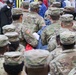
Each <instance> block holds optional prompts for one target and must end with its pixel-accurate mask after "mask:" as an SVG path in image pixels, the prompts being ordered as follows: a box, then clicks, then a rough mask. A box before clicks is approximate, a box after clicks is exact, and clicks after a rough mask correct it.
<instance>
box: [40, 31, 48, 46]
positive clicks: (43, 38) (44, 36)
mask: <svg viewBox="0 0 76 75" xmlns="http://www.w3.org/2000/svg"><path fill="white" fill-rule="evenodd" d="M41 42H42V45H46V44H47V40H46V30H43V32H42V34H41Z"/></svg>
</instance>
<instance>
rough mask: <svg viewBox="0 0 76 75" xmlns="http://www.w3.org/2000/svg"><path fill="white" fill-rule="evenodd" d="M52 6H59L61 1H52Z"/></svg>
mask: <svg viewBox="0 0 76 75" xmlns="http://www.w3.org/2000/svg"><path fill="white" fill-rule="evenodd" d="M52 6H54V7H60V6H61V3H60V2H53V3H52Z"/></svg>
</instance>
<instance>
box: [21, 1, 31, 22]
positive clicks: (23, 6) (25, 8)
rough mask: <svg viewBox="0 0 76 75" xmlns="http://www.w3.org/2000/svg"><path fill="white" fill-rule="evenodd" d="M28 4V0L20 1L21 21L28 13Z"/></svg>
mask: <svg viewBox="0 0 76 75" xmlns="http://www.w3.org/2000/svg"><path fill="white" fill-rule="evenodd" d="M29 4H30V3H29V1H23V2H22V8H23V9H22V11H23V21H24V19H25V18H26V17H27V15H28V14H29V9H28V8H29ZM27 7H28V8H27Z"/></svg>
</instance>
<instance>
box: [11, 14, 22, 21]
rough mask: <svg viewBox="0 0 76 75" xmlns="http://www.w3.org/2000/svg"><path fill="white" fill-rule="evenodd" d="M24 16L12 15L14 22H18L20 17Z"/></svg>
mask: <svg viewBox="0 0 76 75" xmlns="http://www.w3.org/2000/svg"><path fill="white" fill-rule="evenodd" d="M21 15H23V14H19V15H12V18H13V20H14V21H15V20H18V19H19V18H20V16H21Z"/></svg>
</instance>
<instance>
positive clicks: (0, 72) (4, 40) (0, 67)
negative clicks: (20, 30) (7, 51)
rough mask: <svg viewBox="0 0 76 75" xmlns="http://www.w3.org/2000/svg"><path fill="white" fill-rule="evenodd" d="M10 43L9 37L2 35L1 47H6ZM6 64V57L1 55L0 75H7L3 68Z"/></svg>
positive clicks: (0, 38)
mask: <svg viewBox="0 0 76 75" xmlns="http://www.w3.org/2000/svg"><path fill="white" fill-rule="evenodd" d="M9 43H10V42H9V41H8V37H6V36H5V35H0V47H4V46H6V45H8V44H9ZM3 63H4V55H2V54H1V53H0V75H6V74H5V71H4V67H3Z"/></svg>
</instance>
